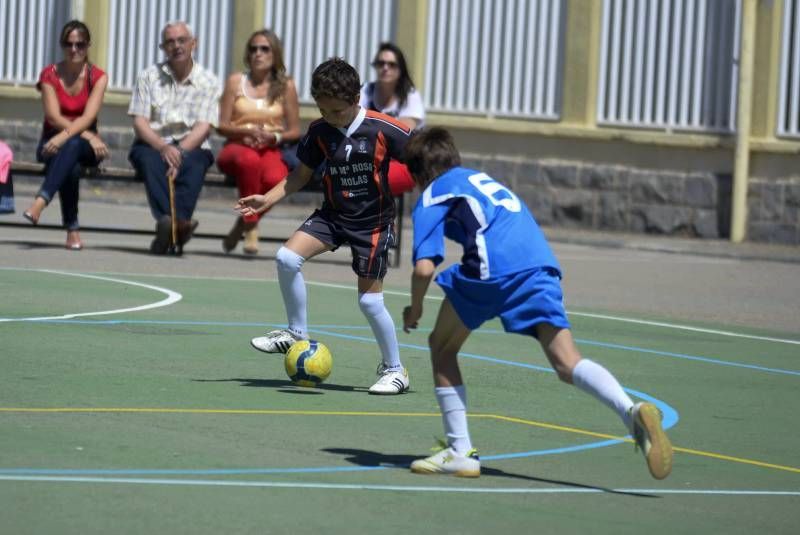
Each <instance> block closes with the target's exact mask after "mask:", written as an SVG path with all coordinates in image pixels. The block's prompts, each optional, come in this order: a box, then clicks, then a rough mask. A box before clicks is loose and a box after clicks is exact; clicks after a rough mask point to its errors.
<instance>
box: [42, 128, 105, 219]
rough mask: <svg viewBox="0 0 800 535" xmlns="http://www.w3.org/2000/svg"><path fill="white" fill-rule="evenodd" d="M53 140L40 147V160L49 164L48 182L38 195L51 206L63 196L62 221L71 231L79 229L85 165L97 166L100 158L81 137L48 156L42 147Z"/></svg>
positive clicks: (44, 140)
mask: <svg viewBox="0 0 800 535" xmlns="http://www.w3.org/2000/svg"><path fill="white" fill-rule="evenodd" d="M49 139H50V137H44V136H42V138H41V139H40V140H39V146H38V147H37V148H36V159H37V160H38V161H40V162H44V165H45V167H44V183H43V184H42V187H41V188H39V192H38V193H37V194H36V196H37V197H41V198H43V199H44V200H45V202H46V203H47V204H50V201H52V200H53V197H55V195H56V192H58V194H59V195H60V197H61V220H62V222H63V224H64V227H65V228H66V229H67V230H78V228H79V227H80V225H79V224H78V198H79V196H80V184H79V179H80V177H81V166H85V167H94V166H96V165H97V164H98V161H97V157H95V154H94V150H93V149H92V146H91V145H90V144H89V142H88V141H86V140H85V139H83V138H82V137H80V136H73V137H71V138H69V139H68V140H67V142H66V143H64V144H63V145H62V146H61V148H60V149H58V152H56V153H55V155H53V156H49V157H48V156H45V155H44V154H42V148H43V147H44V145H45V143H47V141H48V140H49Z"/></svg>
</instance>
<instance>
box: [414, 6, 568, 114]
mask: <svg viewBox="0 0 800 535" xmlns="http://www.w3.org/2000/svg"><path fill="white" fill-rule="evenodd" d="M565 14H566V9H565V2H564V1H563V0H494V1H493V0H430V3H429V11H428V38H427V40H428V48H427V51H426V63H425V92H424V95H423V97H424V99H425V104H426V106H427V108H428V109H429V110H432V111H443V112H455V113H462V114H481V115H488V116H513V117H526V118H537V119H548V120H556V119H558V118H559V116H560V111H561V81H562V70H563V69H562V62H563V48H564V28H565V20H566V19H565Z"/></svg>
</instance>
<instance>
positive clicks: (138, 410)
mask: <svg viewBox="0 0 800 535" xmlns="http://www.w3.org/2000/svg"><path fill="white" fill-rule="evenodd" d="M4 412H8V413H10V412H27V413H143V414H144V413H149V414H155V413H161V414H261V415H273V416H276V415H278V416H280V415H284V416H406V417H409V416H411V417H440V416H441V414H440V413H438V412H436V413H434V412H376V411H315V410H279V409H167V408H164V409H159V408H130V407H127V408H126V407H94V408H93V407H84V408H70V407H38V408H37V407H0V413H4ZM469 417H470V418H481V419H493V420H500V421H504V422H512V423H517V424H523V425H530V426H533V427H541V428H543V429H552V430H554V431H564V432H567V433H574V434H578V435H586V436H591V437H596V438H606V439H611V440H619V441H622V442H631V443H632V442H633V440H632V439H630V438H626V437H621V436H617V435H609V434H606V433H596V432H594V431H587V430H585V429H578V428H575V427H567V426H563V425H556V424H548V423H545V422H537V421H534V420H525V419H523V418H515V417H512V416H501V415H499V414H481V413H477V414H470V415H469ZM672 449H673V450H674V451H679V452H681V453H688V454H690V455H698V456H701V457H710V458H712V459H718V460H722V461H730V462H734V463H741V464H749V465H753V466H759V467H761V468H772V469H775V470H783V471H785V472H793V473H796V474H800V468H795V467H793V466H785V465H781V464H773V463H766V462H763V461H756V460H753V459H745V458H742V457H733V456H730V455H723V454H721V453H713V452H709V451H702V450H694V449H690V448H681V447H677V446H673V448H672Z"/></svg>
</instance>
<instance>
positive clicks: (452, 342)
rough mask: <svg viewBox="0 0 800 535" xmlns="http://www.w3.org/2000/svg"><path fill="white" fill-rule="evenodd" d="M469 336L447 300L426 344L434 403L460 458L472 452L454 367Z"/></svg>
mask: <svg viewBox="0 0 800 535" xmlns="http://www.w3.org/2000/svg"><path fill="white" fill-rule="evenodd" d="M469 334H470V330H469V329H467V327H466V326H465V325H464V324H463V323H462V322H461V319H460V318H459V317H458V314H456V311H455V309H454V308H453V305H452V304H451V303H450V300H449V299H445V300H444V302H443V303H442V307H441V308H440V309H439V316H438V317H437V318H436V325H435V326H434V328H433V332H431V335H430V337H429V339H428V340H429V343H430V348H431V363H432V364H433V382H434V385H435V387H436V388H435V393H436V401H438V402H439V408H440V409H441V412H442V422H443V423H444V431H445V434H446V435H447V443H448V445H449V446H450V447H452V448H453V449H454V450H455V451H456V452H457V453H460V454H461V455H465V454H466V453H467V452H469V451H470V450H471V449H472V442H471V440H470V436H469V428H468V426H467V390H466V387H465V386H464V384H463V381H462V379H461V370H460V369H459V367H458V352H459V351H460V350H461V347H462V346H463V345H464V342H465V341H466V339H467V337H468V336H469Z"/></svg>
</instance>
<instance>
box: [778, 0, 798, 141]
mask: <svg viewBox="0 0 800 535" xmlns="http://www.w3.org/2000/svg"><path fill="white" fill-rule="evenodd" d="M781 41H782V42H781V59H780V80H779V82H778V83H779V86H778V88H779V89H778V91H779V93H778V117H777V125H778V128H777V135H779V136H783V137H800V0H783V28H782V33H781Z"/></svg>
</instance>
